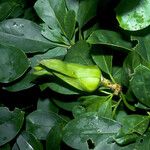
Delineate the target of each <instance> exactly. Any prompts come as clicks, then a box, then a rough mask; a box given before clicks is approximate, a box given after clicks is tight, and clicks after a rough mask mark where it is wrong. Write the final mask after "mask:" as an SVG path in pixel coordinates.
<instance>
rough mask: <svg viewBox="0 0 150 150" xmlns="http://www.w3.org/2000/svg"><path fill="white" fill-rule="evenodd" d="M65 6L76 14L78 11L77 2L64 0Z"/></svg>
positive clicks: (76, 0)
mask: <svg viewBox="0 0 150 150" xmlns="http://www.w3.org/2000/svg"><path fill="white" fill-rule="evenodd" d="M66 5H67V8H68V9H69V10H74V12H75V13H76V14H77V12H78V9H79V1H78V0H66Z"/></svg>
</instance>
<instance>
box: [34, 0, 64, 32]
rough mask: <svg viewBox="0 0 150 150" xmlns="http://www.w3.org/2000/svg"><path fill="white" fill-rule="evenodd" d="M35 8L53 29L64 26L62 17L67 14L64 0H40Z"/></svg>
mask: <svg viewBox="0 0 150 150" xmlns="http://www.w3.org/2000/svg"><path fill="white" fill-rule="evenodd" d="M34 8H35V10H36V12H37V14H38V15H39V17H40V18H41V19H42V20H43V21H44V22H45V23H46V24H47V25H48V26H49V27H50V28H51V29H59V30H60V29H61V28H62V19H63V17H64V16H65V15H66V8H65V1H64V0H38V1H37V2H36V3H35V5H34ZM60 15H61V16H60Z"/></svg>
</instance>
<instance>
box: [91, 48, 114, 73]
mask: <svg viewBox="0 0 150 150" xmlns="http://www.w3.org/2000/svg"><path fill="white" fill-rule="evenodd" d="M92 52H93V53H92V58H93V60H94V62H95V63H96V64H97V66H99V68H100V69H101V70H102V71H104V72H105V73H107V74H108V75H111V74H112V58H113V57H112V56H111V55H108V54H106V55H105V52H104V50H103V49H100V50H99V51H98V50H96V49H93V51H92Z"/></svg>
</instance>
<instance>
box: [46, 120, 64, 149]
mask: <svg viewBox="0 0 150 150" xmlns="http://www.w3.org/2000/svg"><path fill="white" fill-rule="evenodd" d="M65 124H66V123H65V122H60V123H58V124H56V125H55V126H53V127H52V129H51V130H50V132H49V133H48V135H47V138H46V150H60V149H61V148H60V147H61V140H62V136H63V127H64V126H65Z"/></svg>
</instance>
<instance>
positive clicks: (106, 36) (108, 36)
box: [87, 30, 132, 51]
mask: <svg viewBox="0 0 150 150" xmlns="http://www.w3.org/2000/svg"><path fill="white" fill-rule="evenodd" d="M87 42H88V43H90V44H102V45H106V46H111V47H114V48H116V49H117V48H121V49H124V50H127V51H131V48H132V44H131V43H130V42H128V41H126V40H124V39H123V37H122V35H121V34H120V33H117V32H114V31H108V30H96V31H94V32H93V33H92V34H91V35H90V36H89V38H88V39H87Z"/></svg>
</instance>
